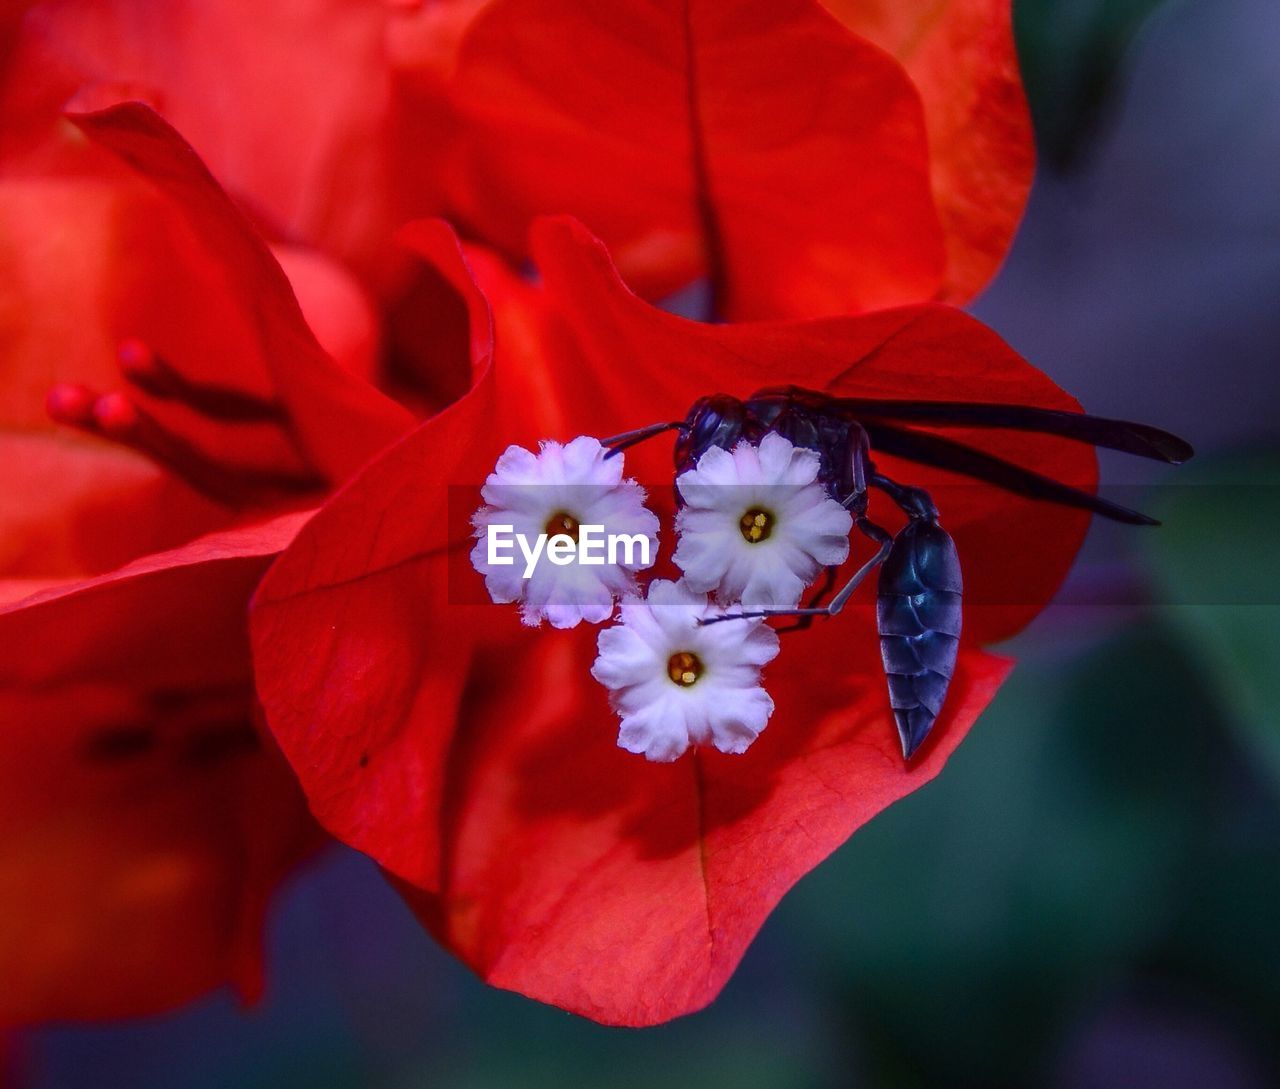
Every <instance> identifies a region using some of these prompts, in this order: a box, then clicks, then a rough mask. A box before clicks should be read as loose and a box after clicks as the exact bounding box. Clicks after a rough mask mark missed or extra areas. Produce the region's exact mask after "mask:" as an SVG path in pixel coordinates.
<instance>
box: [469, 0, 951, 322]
mask: <svg viewBox="0 0 1280 1089" xmlns="http://www.w3.org/2000/svg"><path fill="white" fill-rule="evenodd" d="M453 90H454V97H455V100H456V102H457V103H458V105H459V108H460V109H461V110H462V112H463V114H464V123H463V124H462V125H461V126H460V132H459V142H460V146H459V148H458V153H459V158H460V170H459V180H458V184H457V186H456V188H457V192H456V193H455V194H454V200H455V203H456V204H457V205H458V210H459V214H460V217H461V219H462V220H463V221H465V222H467V223H469V224H471V225H473V226H475V227H477V228H478V229H479V230H480V231H481V233H482V234H483V235H484V236H485V237H488V238H490V239H493V240H495V241H496V242H497V243H498V244H499V245H500V246H501V247H502V248H503V249H505V250H507V251H509V252H512V253H523V252H525V251H526V231H527V228H528V225H529V222H530V221H531V220H532V219H533V217H534V216H536V215H538V214H540V213H543V212H548V211H565V212H571V213H573V214H575V215H577V216H579V217H581V218H582V219H584V220H585V221H586V222H587V223H588V224H589V225H590V227H591V228H592V229H593V230H594V231H596V232H597V233H599V234H600V235H601V236H602V237H603V238H604V239H605V240H606V241H607V242H608V243H609V245H610V246H611V247H612V248H613V249H614V251H615V252H616V253H617V254H618V259H619V263H620V265H621V266H622V268H623V269H624V271H625V273H626V275H627V277H628V279H629V280H630V281H631V282H632V283H634V284H635V285H636V286H637V287H638V288H639V289H640V290H641V291H643V292H644V293H646V294H650V295H654V294H662V293H665V292H668V291H671V290H674V289H675V288H678V287H680V286H683V284H685V283H687V282H689V281H691V280H693V279H695V278H697V277H698V276H700V275H705V274H710V275H711V276H712V278H713V279H716V280H722V281H723V284H722V289H723V290H722V295H723V298H722V300H721V302H722V309H723V316H725V317H727V318H747V317H776V316H793V315H794V316H814V315H818V314H830V313H849V312H852V311H857V310H862V309H871V308H876V307H882V306H890V305H894V304H897V303H903V302H909V301H915V300H919V299H926V298H931V297H932V296H933V295H934V294H935V293H936V291H937V289H938V287H939V285H940V282H941V274H942V260H943V252H942V235H941V229H940V226H939V223H938V219H937V214H936V212H935V211H934V208H933V201H932V197H931V194H930V192H929V180H928V171H929V167H928V161H927V148H926V145H925V139H924V125H923V115H922V112H921V109H920V104H919V99H918V98H917V96H916V93H915V91H914V89H913V88H912V86H911V82H910V80H909V79H908V78H907V76H906V74H905V73H904V72H903V71H902V69H901V68H900V66H899V65H898V64H897V63H896V62H895V61H893V60H892V59H891V58H890V57H888V56H887V55H886V54H884V53H883V52H881V51H880V50H879V49H877V48H875V47H874V46H872V45H870V44H869V43H867V42H865V41H863V40H861V39H859V38H857V37H855V36H853V35H852V34H850V33H848V32H847V31H846V30H845V29H844V28H843V27H841V26H840V25H839V24H838V23H837V22H836V20H834V19H833V18H832V17H831V16H830V15H829V14H828V13H827V12H826V11H825V10H824V9H823V8H822V7H821V6H820V5H819V4H818V3H816V0H798V2H793V3H788V4H777V3H771V2H767V0H731V2H728V3H717V4H694V3H690V2H689V0H659V2H657V3H653V2H644V0H611V2H610V3H607V4H597V5H583V4H581V3H578V2H576V0H551V2H548V0H495V2H494V3H492V4H490V5H489V6H488V7H487V8H486V10H485V11H484V12H483V13H482V14H481V15H480V16H479V18H478V19H477V20H476V22H475V23H474V24H473V25H472V27H471V29H470V31H469V33H468V34H467V36H466V38H465V39H464V41H463V43H462V48H461V52H460V58H459V68H458V74H457V77H456V79H455V84H454V88H453Z"/></svg>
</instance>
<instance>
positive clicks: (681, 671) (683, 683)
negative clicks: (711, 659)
mask: <svg viewBox="0 0 1280 1089" xmlns="http://www.w3.org/2000/svg"><path fill="white" fill-rule="evenodd" d="M702 670H703V665H702V659H701V658H699V657H698V656H697V655H696V654H694V653H693V652H692V651H690V650H680V651H676V653H675V654H673V655H671V657H670V658H668V659H667V676H668V677H670V678H671V681H672V683H674V684H678V685H679V686H680V687H681V688H691V687H692V686H693V685H695V684H697V683H698V679H699V678H700V677H701V676H702Z"/></svg>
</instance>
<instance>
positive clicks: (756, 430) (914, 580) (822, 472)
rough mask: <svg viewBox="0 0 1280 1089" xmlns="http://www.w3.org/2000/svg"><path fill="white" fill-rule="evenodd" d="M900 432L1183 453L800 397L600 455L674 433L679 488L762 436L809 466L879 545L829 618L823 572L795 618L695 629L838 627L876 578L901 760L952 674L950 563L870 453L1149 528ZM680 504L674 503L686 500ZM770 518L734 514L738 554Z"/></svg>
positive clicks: (924, 729) (926, 502)
mask: <svg viewBox="0 0 1280 1089" xmlns="http://www.w3.org/2000/svg"><path fill="white" fill-rule="evenodd" d="M908 422H910V423H922V424H928V425H931V426H934V427H948V426H964V427H979V428H1002V429H1010V430H1017V431H1031V432H1037V433H1040V434H1047V435H1055V436H1061V437H1062V438H1064V439H1068V440H1074V441H1077V442H1085V443H1089V444H1091V445H1093V446H1100V447H1106V448H1108V449H1112V450H1119V451H1122V452H1124V453H1128V454H1135V455H1138V456H1140V457H1146V458H1152V459H1155V460H1158V461H1164V462H1168V463H1170V464H1174V465H1176V464H1180V463H1181V462H1183V461H1185V460H1186V459H1188V458H1190V457H1191V456H1192V453H1193V451H1192V449H1191V446H1190V445H1189V444H1188V443H1186V442H1185V441H1183V440H1182V439H1180V438H1178V437H1177V436H1175V435H1171V434H1169V433H1168V432H1165V431H1160V430H1158V429H1156V428H1154V427H1149V426H1147V425H1145V424H1136V423H1128V422H1125V421H1121V420H1109V419H1102V418H1100V417H1096V416H1087V415H1083V414H1079V413H1070V412H1060V411H1056V410H1049V409H1042V408H1035V407H1032V406H1029V405H1002V404H982V403H973V402H950V401H877V400H869V399H867V400H864V399H854V398H839V397H832V396H830V395H828V394H823V393H818V392H815V391H813V390H806V389H801V388H799V387H797V386H780V387H771V388H767V389H762V390H760V391H759V392H757V393H755V394H753V395H752V396H751V397H749V398H747V399H746V400H745V401H743V400H739V399H738V398H736V397H731V396H728V395H726V394H715V395H713V396H709V397H703V398H700V399H699V400H698V401H696V402H695V403H694V405H693V406H692V408H690V409H689V412H688V414H687V415H686V416H685V418H684V419H683V420H680V421H674V422H664V423H658V424H653V425H651V426H649V427H643V428H640V429H639V430H636V431H629V432H625V433H623V434H620V435H614V436H613V437H611V438H608V439H605V440H603V445H605V446H607V447H609V448H610V455H609V456H612V455H614V454H618V453H620V452H621V451H623V450H625V449H627V448H628V447H631V446H634V445H636V444H637V443H641V442H644V441H645V440H647V439H650V438H653V437H655V436H657V435H659V434H662V433H663V432H666V431H676V432H678V433H679V437H678V439H677V441H676V447H675V463H676V471H677V473H678V474H680V475H681V476H683V474H686V473H690V472H696V471H698V470H699V469H700V468H701V467H702V465H703V464H704V461H705V459H708V458H718V457H719V456H720V455H718V454H716V453H714V452H715V451H717V450H731V449H734V448H736V447H738V445H739V444H740V443H742V442H744V441H745V442H746V443H748V444H751V445H752V446H756V447H759V448H760V450H761V453H762V454H763V452H764V450H765V448H766V444H767V443H769V442H770V437H771V436H781V437H783V438H785V439H787V440H789V441H790V443H791V444H792V445H794V446H796V447H800V448H803V449H808V450H813V451H815V452H816V453H817V455H818V459H819V466H818V472H817V479H818V481H819V482H820V483H821V484H822V485H823V487H824V488H825V489H826V492H827V494H828V495H829V496H830V497H831V499H833V500H834V501H835V502H836V503H838V504H840V506H842V507H843V508H845V509H846V510H848V512H849V513H850V514H851V515H852V519H853V525H854V526H856V527H857V529H858V530H859V532H861V533H862V534H863V535H864V536H866V537H868V538H869V539H870V540H871V541H872V542H873V543H874V544H875V546H876V551H875V553H874V554H873V555H872V556H871V557H870V559H868V560H867V561H866V562H865V563H863V564H862V566H860V567H859V568H858V569H857V570H856V571H855V572H854V573H853V575H852V576H851V577H850V578H849V579H848V581H846V582H845V584H844V585H843V586H842V587H841V588H840V589H839V591H838V592H837V593H836V594H835V595H834V596H833V597H832V598H831V599H830V601H828V602H826V603H825V604H823V600H824V599H825V598H826V596H827V595H828V594H829V593H830V591H831V590H832V588H833V587H834V581H835V580H834V576H835V568H834V567H828V575H829V577H828V579H827V581H826V584H825V585H824V586H823V587H822V588H821V589H820V590H819V591H818V592H817V593H816V594H815V595H814V596H813V598H812V599H811V600H810V601H809V602H808V603H807V604H805V605H803V606H798V607H793V608H747V609H742V610H739V611H737V612H731V613H725V614H722V615H717V616H709V617H700V618H699V619H698V623H699V624H700V625H704V626H705V625H710V624H717V623H722V622H726V621H732V620H744V621H751V622H759V621H760V620H762V619H765V618H769V617H792V618H795V624H794V625H792V629H795V628H804V627H808V626H809V625H810V624H811V623H812V622H813V619H814V618H815V617H831V616H835V615H836V614H837V613H839V612H840V610H841V609H842V608H843V607H844V606H845V604H847V602H848V601H849V598H850V597H851V596H852V595H853V592H854V591H855V590H856V589H857V588H858V586H859V585H860V584H861V583H862V582H863V580H864V579H865V578H866V577H867V576H868V575H869V574H870V573H871V572H872V571H874V570H875V569H877V568H879V569H880V579H879V586H878V592H877V602H876V619H877V628H878V634H879V637H880V650H881V657H882V659H883V664H884V671H885V676H886V677H887V679H888V682H889V700H890V704H891V706H892V708H893V716H894V721H895V723H896V725H897V729H898V735H899V739H900V741H901V743H902V754H903V757H904V759H908V760H909V759H910V758H911V756H912V755H913V754H914V753H915V752H916V750H917V749H919V747H920V745H921V744H922V743H923V742H924V740H925V738H926V737H927V736H928V735H929V731H930V730H931V729H932V727H933V723H934V721H935V719H936V718H937V717H938V713H939V712H940V711H941V709H942V704H943V701H944V700H945V699H946V694H947V688H948V686H949V684H950V682H951V677H952V674H953V673H954V671H955V665H956V656H957V652H958V649H959V645H960V627H961V595H962V583H961V574H960V560H959V556H958V554H957V552H956V547H955V544H954V542H953V541H952V539H951V536H950V535H949V534H948V533H947V531H946V530H945V529H943V527H942V525H941V522H940V516H939V511H938V508H937V507H936V506H935V504H934V502H933V499H932V498H931V497H930V495H929V493H928V492H927V491H925V490H924V489H923V488H918V487H914V486H912V485H910V484H906V483H902V482H900V481H896V480H892V479H890V478H889V477H887V476H885V475H884V474H883V473H881V472H879V471H878V470H877V469H876V465H875V462H874V461H873V460H872V456H871V455H872V451H873V450H877V451H881V452H883V453H885V454H889V455H892V456H895V457H897V458H900V459H903V460H905V461H910V462H915V463H918V464H921V465H928V466H934V467H937V468H942V469H946V470H949V471H951V472H954V473H957V474H959V475H961V476H966V477H970V478H973V479H975V480H980V481H985V482H986V483H989V484H993V485H995V486H997V487H999V488H1002V489H1005V490H1007V491H1010V492H1014V493H1017V494H1019V495H1024V496H1028V497H1032V498H1037V499H1043V500H1047V501H1049V502H1052V503H1059V504H1063V505H1066V506H1073V507H1079V508H1082V509H1085V510H1089V511H1092V512H1094V513H1096V514H1101V515H1103V516H1105V517H1107V518H1111V519H1113V520H1115V521H1118V522H1124V523H1128V524H1130V525H1157V524H1158V523H1157V522H1156V520H1155V519H1153V518H1149V517H1148V516H1146V515H1144V514H1140V513H1139V512H1137V511H1134V510H1130V509H1128V508H1126V507H1122V506H1119V505H1118V504H1116V503H1113V502H1111V501H1109V500H1107V499H1104V498H1102V497H1100V496H1097V495H1093V494H1091V493H1089V492H1085V491H1081V490H1079V489H1077V488H1073V487H1071V486H1069V485H1067V484H1063V483H1061V482H1059V481H1056V480H1053V479H1052V478H1050V477H1047V476H1044V475H1042V474H1040V473H1036V472H1034V471H1032V470H1029V469H1025V468H1022V467H1020V466H1017V465H1014V464H1012V463H1011V462H1007V461H1005V460H1003V459H1002V458H998V457H995V456H994V455H992V454H988V453H986V452H984V451H981V450H978V449H976V448H974V447H971V446H967V445H965V444H964V443H961V442H957V441H956V440H954V439H950V438H946V437H944V436H941V435H937V434H933V433H931V432H923V431H917V430H912V429H910V428H907V427H903V426H902V424H903V423H908ZM873 488H874V489H876V490H878V491H880V492H883V493H884V494H885V495H887V496H888V497H889V499H890V500H891V501H892V502H893V503H894V504H896V505H897V506H898V507H899V508H900V509H901V510H902V511H903V513H904V514H905V515H906V516H907V522H906V525H905V526H903V527H902V528H901V529H900V530H899V531H898V532H897V533H896V534H891V533H890V532H889V531H888V530H887V529H885V528H884V527H883V526H881V525H879V524H878V523H876V522H874V521H872V520H871V518H869V517H868V515H867V500H868V492H869V490H870V489H873ZM680 498H681V500H682V501H683V499H684V496H683V494H682V495H681V497H680ZM777 517H778V512H776V511H774V510H770V509H765V508H763V507H761V508H760V509H755V508H752V509H749V510H744V511H743V512H742V516H741V523H740V528H741V533H742V536H743V537H744V539H745V540H746V541H748V542H751V541H753V540H755V541H759V540H761V539H762V538H764V537H765V536H766V535H767V534H768V533H769V532H770V530H771V528H772V526H773V524H774V522H775V520H776V519H777ZM784 630H788V629H784Z"/></svg>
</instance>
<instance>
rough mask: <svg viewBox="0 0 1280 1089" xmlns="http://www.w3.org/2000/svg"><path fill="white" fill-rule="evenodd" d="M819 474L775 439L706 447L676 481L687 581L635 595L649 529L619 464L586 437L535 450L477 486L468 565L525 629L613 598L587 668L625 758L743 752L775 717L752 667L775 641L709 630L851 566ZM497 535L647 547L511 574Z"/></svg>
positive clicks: (543, 557)
mask: <svg viewBox="0 0 1280 1089" xmlns="http://www.w3.org/2000/svg"><path fill="white" fill-rule="evenodd" d="M819 465H820V463H819V456H818V454H817V453H816V452H814V451H813V450H808V449H804V448H801V447H797V446H794V445H793V444H792V443H791V442H789V441H788V440H787V439H785V438H783V437H782V436H781V435H777V434H772V433H770V434H767V435H765V436H764V437H763V438H762V439H761V441H760V442H759V444H758V445H756V444H752V443H750V442H747V441H745V440H743V441H742V442H739V443H738V444H737V445H736V446H735V448H734V449H733V450H732V451H726V450H723V449H720V448H718V447H713V448H712V449H710V450H708V451H707V452H706V453H704V454H703V455H702V457H701V458H700V459H699V461H698V464H697V465H696V466H695V467H694V468H692V469H690V470H688V471H686V472H684V473H681V474H680V476H679V477H678V478H677V479H676V487H677V489H678V490H679V493H680V497H681V499H682V500H683V506H682V507H681V510H680V512H679V514H678V515H677V517H676V520H675V526H676V533H677V534H678V538H679V543H678V544H677V546H676V550H675V556H674V561H675V563H676V566H678V567H679V568H680V569H681V570H682V571H683V572H684V577H683V578H682V579H681V580H680V581H679V582H678V583H672V582H669V581H665V580H659V581H657V582H654V583H653V584H651V586H650V587H649V588H648V590H647V592H646V593H645V594H643V595H641V593H640V592H639V590H638V589H637V586H636V581H635V571H636V570H637V569H638V568H639V567H649V566H651V565H652V563H653V558H652V557H653V554H654V551H656V546H657V533H656V529H657V525H658V519H657V517H656V516H655V515H654V514H652V513H651V512H650V511H648V510H647V509H646V508H645V507H644V505H643V504H644V493H643V491H642V490H641V489H640V487H639V486H638V485H637V484H636V483H635V482H634V481H630V480H624V479H623V477H622V466H623V456H622V455H621V454H619V455H617V456H610V455H609V453H608V451H607V450H606V448H605V447H603V446H601V444H600V442H599V441H598V440H596V439H592V438H588V437H585V436H584V437H580V438H577V439H574V440H573V442H571V443H569V444H568V445H567V446H561V445H560V444H559V443H556V442H545V443H543V444H542V447H541V449H540V452H539V453H538V454H533V453H531V452H530V451H528V450H525V449H523V448H522V447H519V446H512V447H510V448H509V449H508V450H507V451H506V452H505V453H504V454H503V455H502V457H501V458H499V459H498V464H497V466H496V467H495V469H494V471H493V473H491V474H490V476H489V478H488V481H487V482H486V483H485V486H484V489H483V490H482V495H483V497H484V499H485V501H486V504H487V505H486V506H484V507H482V508H481V509H480V510H479V511H477V513H476V515H475V517H474V519H473V522H474V524H475V527H476V531H475V532H476V537H477V543H476V545H475V548H474V549H473V550H472V553H471V562H472V563H473V564H474V566H475V568H476V570H478V571H480V572H481V573H482V574H483V575H484V577H485V584H486V586H487V588H488V591H489V595H490V597H491V598H492V599H493V601H495V602H501V603H506V602H519V603H520V608H521V616H522V618H523V619H524V621H525V623H527V624H533V625H536V624H538V623H540V622H541V621H542V620H543V619H544V618H545V619H547V620H550V622H551V624H552V625H553V626H554V627H557V628H569V627H574V626H576V625H577V624H578V623H580V622H581V621H583V620H587V621H591V622H593V623H600V622H601V621H604V620H607V619H609V618H610V617H611V616H612V615H613V613H614V603H615V601H616V600H617V599H619V598H621V599H622V604H621V616H620V622H619V624H618V625H617V626H616V627H612V628H608V629H606V630H605V631H604V632H602V633H601V635H600V642H599V650H600V654H599V657H598V658H597V659H596V662H595V665H593V666H592V669H591V674H592V676H593V677H595V679H596V680H598V681H599V682H600V683H601V684H603V685H604V686H605V687H606V688H608V689H609V691H610V694H611V699H612V702H613V705H614V707H615V708H616V710H617V711H618V714H619V715H620V716H621V718H622V727H621V730H620V731H619V734H618V744H619V745H620V746H621V747H622V748H624V749H626V750H627V751H629V752H634V753H643V754H644V755H645V756H646V757H648V758H649V759H650V760H656V761H664V762H665V761H670V760H675V759H676V758H677V757H679V756H681V755H683V754H684V753H685V752H686V751H687V750H688V749H689V746H690V745H712V746H714V747H715V748H717V749H719V750H720V751H721V752H725V753H741V752H745V751H746V750H747V747H748V746H749V745H750V744H751V742H752V741H754V740H755V739H756V737H757V736H758V735H759V734H760V731H761V730H763V729H764V727H765V725H766V724H767V723H768V721H769V716H770V715H771V714H772V713H773V701H772V700H771V699H770V698H769V695H768V693H767V692H765V690H764V688H763V687H761V685H760V670H761V667H762V666H763V665H764V664H765V663H766V662H768V661H769V660H770V659H772V658H773V657H774V656H775V655H776V654H777V653H778V637H777V635H776V634H774V632H773V630H772V629H771V628H769V627H766V626H765V624H764V621H763V619H761V618H759V617H750V618H745V617H744V618H741V619H737V620H735V621H734V622H733V623H717V624H715V625H710V624H707V623H706V621H707V620H708V619H710V618H711V617H712V616H717V617H721V618H726V617H732V613H731V611H730V609H728V608H723V606H729V607H732V606H740V607H751V608H770V609H791V608H794V607H795V606H796V605H798V604H799V602H800V596H801V594H802V593H803V591H804V588H805V587H806V586H807V585H809V583H811V582H812V581H813V579H814V577H815V576H816V575H817V574H818V572H819V571H821V570H822V569H823V568H824V567H835V566H838V565H839V564H841V563H843V562H844V561H845V559H846V558H847V557H848V555H849V531H850V529H851V528H852V526H853V517H852V515H851V514H850V513H849V512H848V510H846V509H845V508H844V507H843V506H841V505H840V504H839V503H837V502H835V500H834V499H832V498H831V497H830V496H829V495H828V494H827V492H826V489H825V488H824V487H823V486H822V485H821V484H820V483H819V482H818V470H819ZM498 526H507V527H510V528H512V529H514V532H515V534H516V535H517V537H519V538H522V539H523V540H528V539H530V538H540V539H542V540H544V541H545V540H548V539H549V540H550V542H551V544H554V543H555V541H556V538H557V537H558V536H560V535H562V534H563V535H565V536H567V537H570V538H572V539H573V540H572V543H574V544H578V543H580V541H581V537H580V533H581V531H582V529H583V527H587V526H592V527H595V526H599V527H600V529H601V530H602V531H603V532H604V533H605V534H607V535H609V536H616V535H619V534H626V533H636V532H640V533H643V534H644V539H645V541H646V543H652V546H653V548H652V550H651V549H649V548H646V549H645V552H646V553H647V557H648V558H647V560H646V562H645V563H643V564H638V563H635V562H633V561H632V559H631V558H630V557H628V558H625V559H624V558H623V557H621V556H613V557H608V558H606V559H605V560H604V562H603V564H600V565H596V566H590V565H589V564H588V563H587V562H585V561H584V560H583V558H581V557H578V562H571V563H566V564H555V563H553V562H552V557H551V556H550V555H549V552H550V549H549V548H544V549H539V550H538V554H537V555H536V557H535V554H534V553H532V552H528V550H527V549H526V555H527V556H528V557H529V559H530V563H529V565H528V567H527V568H526V569H525V570H524V571H523V572H522V571H521V570H520V569H519V567H518V566H517V565H516V564H515V563H514V562H513V561H514V557H512V558H510V559H506V558H504V559H505V562H503V563H502V564H497V563H495V562H494V557H493V556H492V554H491V534H492V533H493V531H494V529H495V527H498ZM708 594H712V595H714V597H715V600H716V602H718V603H719V606H722V607H719V608H718V607H716V606H713V605H712V604H710V603H709V602H708V600H707V595H708ZM739 611H740V610H739Z"/></svg>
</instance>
